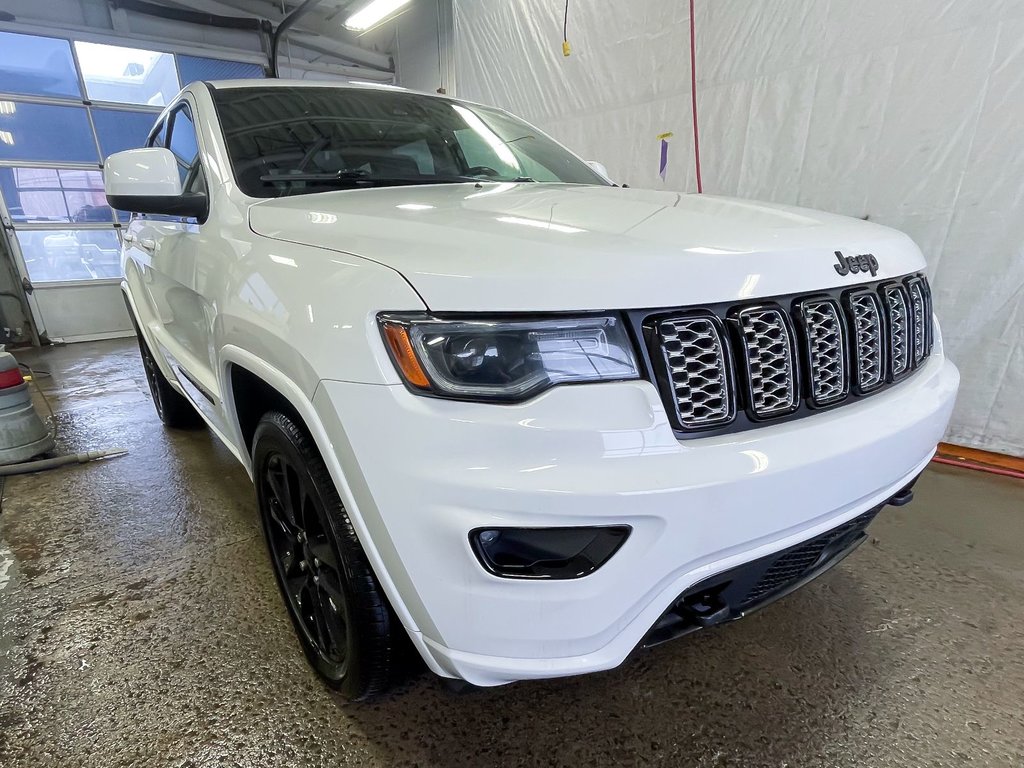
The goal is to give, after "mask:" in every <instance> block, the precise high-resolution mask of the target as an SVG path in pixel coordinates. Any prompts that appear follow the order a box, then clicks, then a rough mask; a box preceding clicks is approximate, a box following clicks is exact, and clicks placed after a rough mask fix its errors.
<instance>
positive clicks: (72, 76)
mask: <svg viewBox="0 0 1024 768" xmlns="http://www.w3.org/2000/svg"><path fill="white" fill-rule="evenodd" d="M0 91H2V92H4V93H24V94H30V95H33V96H63V97H65V98H69V97H70V98H75V99H78V98H81V97H82V91H81V89H80V88H79V86H78V75H77V74H76V72H75V61H74V59H73V58H72V57H71V43H69V42H68V41H67V40H59V39H57V38H53V37H36V36H35V35H18V34H15V33H13V32H0Z"/></svg>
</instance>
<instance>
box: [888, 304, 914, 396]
mask: <svg viewBox="0 0 1024 768" xmlns="http://www.w3.org/2000/svg"><path fill="white" fill-rule="evenodd" d="M882 295H883V296H884V297H885V310H886V316H887V318H888V321H889V323H888V325H889V365H890V367H891V369H892V370H891V373H892V377H893V378H894V379H898V378H899V377H900V376H902V375H903V374H905V373H906V372H907V371H909V370H910V344H911V339H910V309H909V307H908V304H909V301H908V298H907V292H906V290H904V288H903V286H902V285H887V286H885V287H884V288H882Z"/></svg>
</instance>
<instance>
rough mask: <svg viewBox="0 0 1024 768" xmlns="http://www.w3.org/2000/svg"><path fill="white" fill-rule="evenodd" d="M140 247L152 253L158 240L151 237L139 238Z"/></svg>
mask: <svg viewBox="0 0 1024 768" xmlns="http://www.w3.org/2000/svg"><path fill="white" fill-rule="evenodd" d="M139 248H141V249H142V250H144V251H149V252H150V253H152V252H153V251H155V250H156V240H154V239H153V238H151V237H142V238H139Z"/></svg>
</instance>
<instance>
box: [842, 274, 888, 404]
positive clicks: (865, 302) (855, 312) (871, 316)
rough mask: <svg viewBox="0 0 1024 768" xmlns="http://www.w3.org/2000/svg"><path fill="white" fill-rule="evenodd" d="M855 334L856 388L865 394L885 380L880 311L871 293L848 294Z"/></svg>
mask: <svg viewBox="0 0 1024 768" xmlns="http://www.w3.org/2000/svg"><path fill="white" fill-rule="evenodd" d="M849 307H850V315H851V320H852V325H853V330H854V345H853V347H854V350H855V352H856V354H855V355H854V357H853V363H854V369H855V370H856V380H857V386H858V387H859V388H860V391H861V392H868V391H870V390H872V389H874V388H875V387H877V386H879V385H880V384H881V383H882V382H883V381H884V380H885V345H884V339H883V336H882V308H881V306H880V304H879V301H878V296H876V295H875V294H874V293H872V292H871V291H857V292H855V293H851V294H849Z"/></svg>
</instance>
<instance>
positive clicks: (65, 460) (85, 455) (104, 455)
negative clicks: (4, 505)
mask: <svg viewBox="0 0 1024 768" xmlns="http://www.w3.org/2000/svg"><path fill="white" fill-rule="evenodd" d="M126 453H128V451H127V450H125V449H124V448H114V449H112V450H108V451H83V452H82V453H68V454H66V455H64V456H54V457H53V458H52V459H38V460H37V461H23V462H21V463H20V464H7V465H5V466H0V477H6V476H8V475H25V474H28V473H29V472H43V471H45V470H47V469H57V467H64V466H67V465H68V464H86V463H88V462H90V461H97V460H99V459H112V458H114V457H116V456H124V455H125V454H126Z"/></svg>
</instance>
